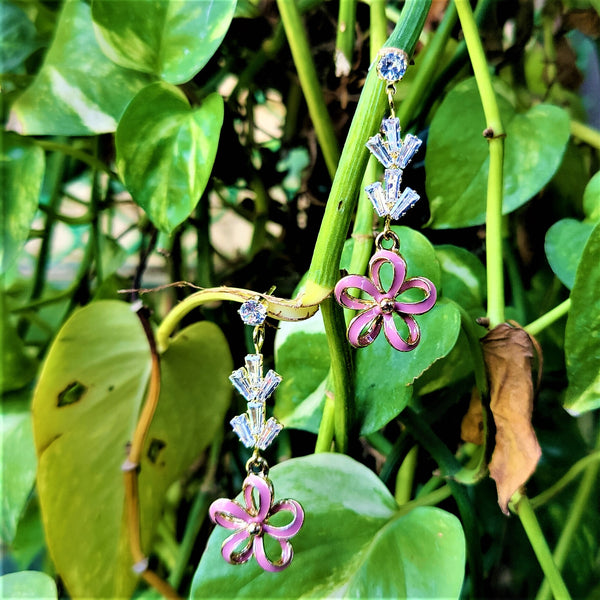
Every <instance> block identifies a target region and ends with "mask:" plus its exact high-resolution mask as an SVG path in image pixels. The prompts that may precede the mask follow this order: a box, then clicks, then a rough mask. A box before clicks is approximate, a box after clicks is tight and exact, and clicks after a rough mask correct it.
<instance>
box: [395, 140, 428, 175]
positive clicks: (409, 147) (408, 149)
mask: <svg viewBox="0 0 600 600" xmlns="http://www.w3.org/2000/svg"><path fill="white" fill-rule="evenodd" d="M421 143H422V142H421V140H420V139H419V138H418V137H417V136H416V135H411V134H410V133H409V134H408V135H407V136H406V137H405V138H404V142H403V144H402V148H401V149H400V152H399V153H398V158H397V159H396V163H397V165H398V166H399V167H400V168H401V169H404V168H405V167H406V165H407V164H408V163H409V162H410V160H411V158H412V157H413V156H414V155H415V153H416V152H417V150H418V149H419V148H420V147H421Z"/></svg>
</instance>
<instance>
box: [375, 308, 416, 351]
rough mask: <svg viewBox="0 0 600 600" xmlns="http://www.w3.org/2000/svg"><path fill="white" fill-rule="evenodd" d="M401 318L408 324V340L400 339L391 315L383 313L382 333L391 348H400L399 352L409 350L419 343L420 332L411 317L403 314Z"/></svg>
mask: <svg viewBox="0 0 600 600" xmlns="http://www.w3.org/2000/svg"><path fill="white" fill-rule="evenodd" d="M402 319H403V320H404V322H405V323H406V324H407V325H408V331H409V335H408V340H404V339H402V337H401V336H400V334H399V333H398V330H397V329H396V323H394V317H393V315H383V333H384V335H385V338H386V339H387V341H388V342H389V343H390V344H391V346H392V347H393V348H395V349H396V350H400V352H410V351H411V350H414V348H416V346H417V344H418V343H419V339H420V337H421V332H420V331H419V326H418V325H417V322H416V321H415V320H414V319H413V318H412V317H410V316H404V315H403V316H402Z"/></svg>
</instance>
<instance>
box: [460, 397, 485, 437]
mask: <svg viewBox="0 0 600 600" xmlns="http://www.w3.org/2000/svg"><path fill="white" fill-rule="evenodd" d="M483 434H484V425H483V406H482V404H481V398H480V396H479V392H478V391H477V388H475V387H474V388H473V391H472V392H471V401H470V402H469V409H468V410H467V413H466V414H465V416H464V417H463V420H462V423H461V425H460V437H461V439H462V440H463V441H465V442H471V444H477V445H478V446H481V445H482V444H483V442H484V439H483V438H484V435H483Z"/></svg>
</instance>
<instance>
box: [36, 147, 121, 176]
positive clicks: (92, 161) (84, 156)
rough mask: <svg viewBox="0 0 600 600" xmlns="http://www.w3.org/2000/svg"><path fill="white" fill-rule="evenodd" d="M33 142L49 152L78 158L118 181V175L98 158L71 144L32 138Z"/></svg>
mask: <svg viewBox="0 0 600 600" xmlns="http://www.w3.org/2000/svg"><path fill="white" fill-rule="evenodd" d="M31 139H32V140H33V142H34V143H35V144H36V145H37V146H39V147H40V148H43V149H44V150H47V151H49V152H59V153H60V154H64V155H65V156H71V157H72V158H76V159H77V160H79V161H81V162H82V163H85V164H86V165H88V166H90V167H91V168H92V169H96V170H97V171H102V172H103V173H108V174H109V175H110V176H111V177H112V178H113V179H118V177H117V175H116V173H114V172H113V171H111V170H110V168H109V167H108V166H107V165H105V164H104V163H103V162H102V161H101V160H100V159H99V158H97V157H96V156H92V155H91V154H88V153H87V152H84V151H83V150H77V149H76V148H73V147H72V146H70V145H69V144H62V143H60V142H51V141H48V140H37V139H35V138H31Z"/></svg>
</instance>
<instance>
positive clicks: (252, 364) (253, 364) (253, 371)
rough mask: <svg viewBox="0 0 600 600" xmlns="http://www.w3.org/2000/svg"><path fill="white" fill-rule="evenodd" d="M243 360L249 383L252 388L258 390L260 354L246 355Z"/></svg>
mask: <svg viewBox="0 0 600 600" xmlns="http://www.w3.org/2000/svg"><path fill="white" fill-rule="evenodd" d="M244 360H245V361H246V371H247V372H248V380H249V383H250V385H251V386H252V387H253V388H258V387H259V386H260V380H261V379H262V366H263V360H262V354H246V357H245V359H244Z"/></svg>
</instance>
